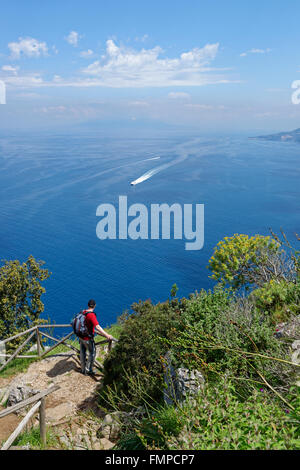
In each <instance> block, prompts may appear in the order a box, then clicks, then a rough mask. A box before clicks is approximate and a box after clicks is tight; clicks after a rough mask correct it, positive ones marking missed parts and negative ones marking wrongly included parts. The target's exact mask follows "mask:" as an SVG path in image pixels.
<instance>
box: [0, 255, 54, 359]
mask: <svg viewBox="0 0 300 470" xmlns="http://www.w3.org/2000/svg"><path fill="white" fill-rule="evenodd" d="M43 264H44V262H43V261H38V260H36V259H35V258H34V257H33V256H29V257H28V259H27V260H26V261H25V262H24V263H20V261H19V260H13V261H5V262H4V264H3V266H2V267H1V268H0V339H5V338H9V337H10V336H13V335H14V334H16V333H19V332H20V331H24V330H26V329H28V328H31V327H32V326H35V325H37V324H39V323H42V322H43V320H41V319H40V315H41V313H42V312H43V311H44V304H43V302H42V300H41V296H42V294H43V293H44V292H45V288H44V287H43V286H42V282H43V281H45V280H46V279H48V277H49V276H50V273H49V271H48V270H47V269H44V268H43V267H42V266H43ZM22 341H24V339H23V338H18V339H16V340H14V341H13V342H12V343H11V344H10V343H9V344H8V345H7V351H9V350H10V348H11V347H15V346H16V345H17V344H18V343H19V342H22Z"/></svg>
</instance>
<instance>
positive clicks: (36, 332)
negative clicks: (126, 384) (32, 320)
mask: <svg viewBox="0 0 300 470" xmlns="http://www.w3.org/2000/svg"><path fill="white" fill-rule="evenodd" d="M56 327H57V328H67V327H68V328H70V327H71V324H59V325H47V324H42V325H35V326H34V327H32V328H28V329H27V330H25V331H21V332H20V333H18V334H16V335H14V336H11V337H10V338H6V339H4V340H2V341H1V340H0V343H2V345H4V344H6V343H7V342H9V341H12V340H14V339H16V338H19V337H20V336H22V335H25V334H27V333H31V334H30V336H29V337H28V338H27V339H26V340H25V341H24V342H23V343H22V344H21V345H20V346H19V347H18V348H17V350H16V351H14V353H13V354H12V355H11V356H10V357H9V359H8V360H7V361H6V362H5V363H4V364H2V365H1V367H0V372H1V371H2V370H3V369H4V368H5V367H6V366H7V365H8V364H9V363H10V362H11V361H12V360H13V359H14V358H15V357H23V358H28V359H31V358H33V359H34V358H36V357H39V358H41V357H44V356H45V355H46V354H49V352H51V351H52V350H53V349H55V348H56V347H57V346H59V345H60V344H65V345H66V346H67V347H68V348H70V349H73V350H74V351H76V352H77V353H79V349H78V348H76V347H75V346H73V345H71V344H68V343H67V342H66V340H67V339H68V338H70V337H71V336H72V335H73V334H75V333H74V332H73V331H72V332H71V333H69V334H68V335H67V336H65V337H63V338H62V339H60V340H58V339H56V338H54V337H53V336H51V335H48V334H47V333H44V332H43V331H40V329H41V328H56ZM34 335H36V341H37V355H36V354H32V355H20V356H19V355H18V353H19V352H20V351H21V349H23V348H24V346H26V344H27V343H28V342H29V341H30V340H31V339H32V337H33V336H34ZM40 335H43V336H45V337H47V338H48V339H51V340H53V341H56V344H54V345H53V346H52V347H51V348H50V349H47V350H45V349H44V348H43V349H44V351H43V353H42V352H41V348H42V347H43V345H42V342H41V340H40ZM112 341H114V342H118V340H117V339H116V338H114V337H112V340H108V339H105V340H102V341H98V342H95V345H96V346H98V345H99V344H105V343H108V351H111V348H112ZM0 357H7V355H6V354H0ZM95 365H96V366H97V367H98V368H99V369H101V368H102V367H101V365H100V364H99V363H98V362H97V361H95Z"/></svg>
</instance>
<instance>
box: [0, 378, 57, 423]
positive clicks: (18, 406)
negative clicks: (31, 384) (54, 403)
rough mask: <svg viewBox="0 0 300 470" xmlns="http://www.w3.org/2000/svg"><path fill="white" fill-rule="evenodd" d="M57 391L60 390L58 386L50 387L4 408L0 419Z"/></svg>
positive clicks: (0, 412)
mask: <svg viewBox="0 0 300 470" xmlns="http://www.w3.org/2000/svg"><path fill="white" fill-rule="evenodd" d="M59 389H60V386H59V385H52V386H51V387H49V388H47V389H46V390H43V391H41V392H39V393H36V395H33V396H32V397H29V398H26V400H23V401H20V402H19V403H16V404H15V405H12V406H9V407H8V408H5V410H2V411H0V418H3V417H4V416H7V415H9V414H10V413H15V412H16V411H19V410H21V409H22V408H24V406H28V405H31V404H32V403H34V402H36V401H38V400H40V399H41V398H44V397H46V396H47V395H49V393H52V392H55V391H56V390H59Z"/></svg>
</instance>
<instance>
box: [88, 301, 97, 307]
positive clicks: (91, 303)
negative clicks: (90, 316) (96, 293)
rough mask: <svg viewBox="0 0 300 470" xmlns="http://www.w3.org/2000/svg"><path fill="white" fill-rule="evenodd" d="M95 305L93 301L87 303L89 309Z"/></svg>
mask: <svg viewBox="0 0 300 470" xmlns="http://www.w3.org/2000/svg"><path fill="white" fill-rule="evenodd" d="M95 305H96V302H95V300H94V299H91V300H89V301H88V306H89V307H91V308H93V307H95Z"/></svg>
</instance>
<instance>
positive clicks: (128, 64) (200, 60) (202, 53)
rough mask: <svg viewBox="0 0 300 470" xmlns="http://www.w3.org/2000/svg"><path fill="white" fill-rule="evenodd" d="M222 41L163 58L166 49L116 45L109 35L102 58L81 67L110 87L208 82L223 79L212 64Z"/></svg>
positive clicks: (86, 72)
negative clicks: (211, 66) (175, 56)
mask: <svg viewBox="0 0 300 470" xmlns="http://www.w3.org/2000/svg"><path fill="white" fill-rule="evenodd" d="M218 49H219V44H218V43H216V44H206V45H205V46H204V47H202V48H194V49H192V50H191V51H187V52H184V53H182V54H181V55H180V56H179V57H177V58H172V59H171V58H168V57H166V58H163V57H162V54H163V50H162V48H161V47H159V46H156V47H154V48H153V49H144V48H143V49H141V50H139V51H137V50H134V49H129V48H125V47H124V46H123V47H119V46H117V44H116V43H115V42H114V41H113V40H112V39H109V40H108V41H107V42H106V51H105V54H104V55H103V56H102V57H101V60H97V61H95V62H93V63H91V64H90V65H89V66H88V67H85V68H83V69H82V73H83V75H85V76H87V77H90V80H93V79H94V80H96V82H97V84H98V85H99V86H101V85H102V86H110V87H116V88H121V87H163V86H183V85H185V86H200V85H206V84H208V83H224V82H227V81H228V80H225V79H224V77H222V76H220V75H219V73H218V72H219V71H218V70H217V69H212V68H210V67H209V65H210V64H211V62H212V61H213V60H214V59H215V57H216V55H217V53H218Z"/></svg>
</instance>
